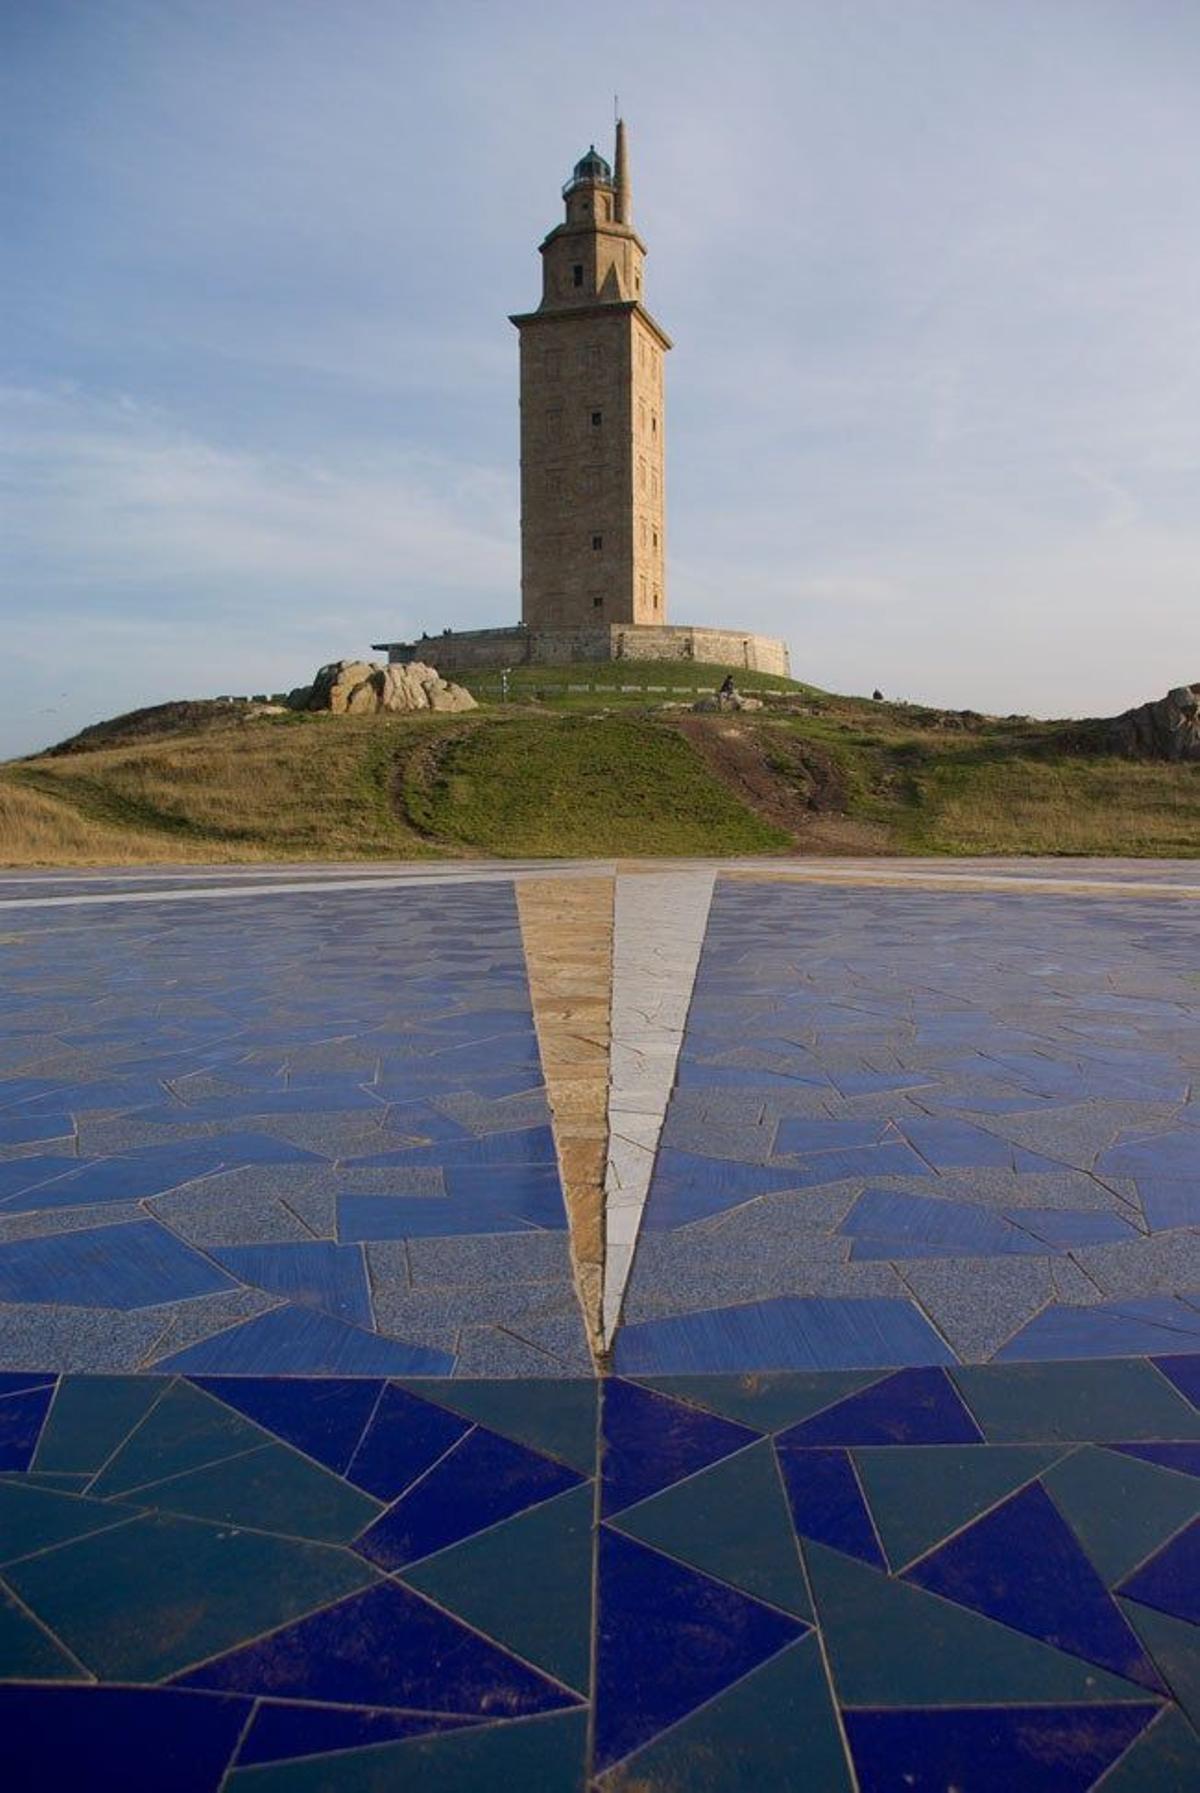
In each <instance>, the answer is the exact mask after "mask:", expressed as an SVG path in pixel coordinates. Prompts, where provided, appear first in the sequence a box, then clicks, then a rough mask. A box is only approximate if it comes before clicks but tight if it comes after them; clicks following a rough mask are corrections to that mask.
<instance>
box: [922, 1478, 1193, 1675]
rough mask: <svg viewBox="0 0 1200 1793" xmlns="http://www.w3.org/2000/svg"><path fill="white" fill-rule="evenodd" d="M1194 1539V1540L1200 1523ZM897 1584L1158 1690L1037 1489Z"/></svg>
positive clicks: (1025, 1491) (1013, 1499) (1006, 1504)
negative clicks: (915, 1588)
mask: <svg viewBox="0 0 1200 1793" xmlns="http://www.w3.org/2000/svg"><path fill="white" fill-rule="evenodd" d="M1197 1535H1198V1541H1200V1523H1198V1527H1197ZM904 1579H905V1580H906V1581H915V1582H916V1583H918V1585H919V1586H921V1587H923V1588H926V1589H928V1590H929V1592H931V1593H934V1594H941V1595H942V1596H943V1597H944V1598H945V1599H947V1600H953V1601H955V1602H956V1603H957V1604H958V1605H960V1606H967V1607H970V1608H971V1609H972V1610H973V1611H975V1612H982V1613H985V1614H986V1615H987V1616H988V1617H989V1618H992V1619H999V1620H1000V1621H1001V1622H1002V1623H1003V1624H1006V1625H1011V1626H1012V1627H1013V1629H1014V1630H1016V1631H1023V1632H1025V1633H1026V1634H1027V1635H1028V1636H1030V1637H1036V1638H1040V1639H1041V1640H1042V1642H1043V1643H1048V1644H1053V1645H1054V1647H1055V1648H1056V1649H1059V1650H1066V1651H1069V1652H1070V1653H1071V1654H1072V1655H1075V1656H1082V1657H1084V1658H1085V1659H1086V1660H1087V1661H1088V1662H1095V1663H1098V1664H1099V1665H1100V1667H1101V1668H1107V1669H1110V1670H1111V1671H1112V1672H1113V1674H1117V1675H1124V1676H1125V1677H1126V1678H1127V1679H1128V1680H1130V1681H1136V1682H1138V1683H1139V1684H1140V1685H1141V1686H1143V1687H1148V1688H1150V1689H1151V1690H1152V1691H1153V1692H1155V1693H1158V1692H1161V1691H1163V1688H1162V1682H1161V1681H1160V1679H1159V1676H1158V1673H1157V1671H1156V1669H1155V1668H1154V1665H1153V1663H1152V1662H1151V1661H1150V1659H1149V1657H1148V1656H1147V1655H1146V1653H1145V1651H1144V1650H1143V1649H1142V1647H1141V1644H1140V1643H1139V1641H1138V1639H1137V1638H1136V1636H1135V1635H1134V1633H1133V1632H1132V1631H1131V1630H1130V1628H1129V1626H1128V1625H1127V1624H1126V1622H1125V1620H1124V1618H1123V1617H1122V1615H1121V1612H1120V1610H1119V1609H1118V1607H1117V1605H1116V1602H1115V1601H1114V1600H1113V1598H1112V1596H1111V1595H1110V1594H1109V1592H1108V1590H1107V1589H1106V1587H1105V1585H1104V1582H1103V1581H1102V1580H1101V1578H1100V1576H1099V1575H1098V1574H1097V1572H1096V1570H1095V1569H1094V1568H1093V1567H1092V1565H1091V1563H1090V1562H1089V1561H1088V1559H1087V1557H1086V1556H1085V1555H1084V1553H1083V1550H1082V1549H1081V1547H1080V1545H1079V1542H1078V1540H1077V1539H1076V1538H1075V1535H1074V1533H1073V1532H1072V1531H1071V1529H1070V1527H1069V1526H1068V1525H1067V1523H1066V1521H1065V1520H1064V1519H1063V1518H1062V1516H1061V1515H1060V1513H1059V1511H1058V1509H1057V1507H1056V1506H1055V1505H1054V1503H1053V1501H1052V1500H1051V1499H1050V1497H1049V1495H1048V1494H1047V1493H1046V1491H1045V1489H1044V1488H1043V1487H1042V1486H1041V1484H1040V1483H1038V1482H1031V1483H1029V1484H1028V1485H1027V1486H1026V1487H1024V1488H1022V1489H1020V1490H1019V1491H1018V1492H1017V1493H1016V1494H1013V1495H1011V1496H1010V1497H1009V1499H1008V1500H1006V1501H1003V1502H1002V1503H1001V1504H1000V1506H998V1507H995V1508H993V1510H992V1511H991V1512H990V1513H986V1514H985V1515H984V1517H983V1518H982V1519H977V1520H976V1521H975V1523H974V1524H973V1525H970V1526H968V1527H967V1529H966V1530H965V1531H963V1532H960V1533H959V1534H958V1535H957V1537H954V1538H952V1539H951V1540H950V1542H949V1543H947V1544H943V1545H942V1546H941V1547H940V1548H939V1549H937V1550H935V1551H934V1552H933V1553H932V1554H931V1555H929V1556H927V1557H924V1558H923V1559H922V1560H921V1561H920V1562H918V1563H915V1564H913V1566H912V1567H911V1568H910V1569H907V1570H906V1571H905V1575H904ZM1126 1591H1131V1590H1126Z"/></svg>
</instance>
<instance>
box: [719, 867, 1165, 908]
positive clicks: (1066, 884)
mask: <svg viewBox="0 0 1200 1793" xmlns="http://www.w3.org/2000/svg"><path fill="white" fill-rule="evenodd" d="M721 876H722V877H723V878H731V879H736V880H737V881H738V882H739V883H743V884H821V885H826V886H829V887H831V888H835V887H837V886H845V885H849V886H850V887H851V888H852V889H858V888H862V887H869V888H873V889H876V890H941V891H947V890H949V891H967V892H970V891H980V890H982V891H1005V890H1007V891H1016V892H1017V893H1018V894H1019V895H1026V894H1029V895H1032V896H1117V897H1153V898H1154V899H1155V900H1156V901H1157V900H1158V899H1159V898H1160V897H1181V898H1183V899H1185V900H1190V901H1192V902H1195V901H1196V900H1197V899H1198V898H1200V885H1194V884H1151V883H1149V882H1147V883H1144V884H1139V883H1136V882H1131V881H1129V880H1117V879H1111V880H1100V879H1096V880H1085V879H1076V878H1071V879H1066V878H1037V877H1029V876H1027V875H1026V876H1013V877H1005V876H1004V875H1003V874H998V875H996V876H995V877H988V876H987V875H986V874H983V873H978V872H975V873H971V872H950V873H939V872H884V871H880V872H865V871H845V872H839V871H833V870H830V869H827V868H826V867H824V866H822V867H820V868H819V869H809V868H808V867H797V868H796V869H795V870H794V871H793V870H790V869H787V870H785V869H784V868H782V867H780V868H777V869H776V868H769V867H766V866H764V867H762V868H761V869H760V868H759V867H757V866H729V867H727V868H724V869H723V870H722V872H721Z"/></svg>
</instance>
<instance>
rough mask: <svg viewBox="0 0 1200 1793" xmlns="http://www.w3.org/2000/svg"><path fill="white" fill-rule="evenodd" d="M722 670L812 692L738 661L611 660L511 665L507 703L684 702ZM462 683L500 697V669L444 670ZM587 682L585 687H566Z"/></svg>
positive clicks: (756, 682) (486, 700) (767, 687)
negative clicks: (734, 663) (713, 663)
mask: <svg viewBox="0 0 1200 1793" xmlns="http://www.w3.org/2000/svg"><path fill="white" fill-rule="evenodd" d="M727 672H732V673H733V676H734V679H735V681H736V683H737V684H738V686H739V688H740V689H742V690H745V691H786V692H791V693H793V694H795V695H802V694H805V693H808V692H812V693H813V694H814V695H821V694H820V693H817V692H816V689H815V687H814V686H811V685H803V684H800V683H799V682H798V681H797V680H795V679H785V678H780V677H778V676H776V675H775V674H773V673H768V672H747V671H746V670H745V668H744V667H738V666H711V665H708V664H707V663H705V662H701V661H687V660H683V661H676V660H615V661H604V662H596V663H594V664H590V665H588V664H581V665H577V666H515V667H513V668H512V669H511V670H510V672H509V675H508V696H509V701H510V702H512V703H543V704H554V705H556V706H559V705H561V706H564V707H566V708H569V709H577V710H594V709H596V708H597V707H598V706H603V707H605V708H607V707H609V706H610V705H611V706H618V707H622V708H623V707H625V706H626V705H633V706H638V705H643V704H651V705H659V704H664V703H673V702H677V703H690V702H691V701H692V700H693V699H694V698H695V697H697V696H699V695H700V694H701V693H702V692H704V691H715V690H716V688H717V686H718V685H719V684H720V683H721V681H722V679H724V677H725V674H726V673H727ZM447 677H449V678H453V679H455V680H456V681H457V683H458V684H460V685H465V686H466V687H467V689H468V691H470V692H471V694H472V696H473V697H475V698H477V699H478V700H479V702H480V703H481V704H489V705H490V704H494V703H498V702H499V701H500V697H501V679H500V668H499V667H496V668H492V669H488V670H485V671H481V672H479V673H462V674H457V673H449V674H447ZM572 686H575V687H582V686H590V687H591V689H590V690H582V689H575V690H572V689H571V687H572Z"/></svg>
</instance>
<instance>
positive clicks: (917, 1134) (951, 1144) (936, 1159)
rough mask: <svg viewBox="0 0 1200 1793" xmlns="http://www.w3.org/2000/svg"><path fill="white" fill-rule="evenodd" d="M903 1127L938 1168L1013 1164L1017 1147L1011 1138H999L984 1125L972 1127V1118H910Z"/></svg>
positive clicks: (954, 1168)
mask: <svg viewBox="0 0 1200 1793" xmlns="http://www.w3.org/2000/svg"><path fill="white" fill-rule="evenodd" d="M900 1125H901V1131H902V1132H903V1133H904V1135H905V1137H906V1138H907V1139H908V1140H909V1142H910V1143H911V1144H912V1145H914V1146H915V1147H916V1149H917V1151H918V1152H920V1154H921V1156H922V1157H923V1158H925V1159H927V1160H928V1161H929V1163H930V1164H932V1165H935V1166H936V1168H937V1169H938V1170H962V1169H967V1168H973V1167H976V1166H978V1167H980V1168H982V1167H984V1166H988V1165H990V1166H992V1167H994V1168H996V1169H1001V1170H1007V1169H1010V1168H1011V1167H1012V1162H1013V1148H1012V1146H1010V1145H1009V1144H1008V1142H1007V1140H1003V1139H997V1137H996V1135H995V1134H994V1133H988V1132H987V1131H986V1130H985V1129H984V1128H983V1127H972V1126H971V1124H970V1123H969V1122H968V1121H956V1120H952V1119H950V1118H949V1117H947V1116H941V1117H938V1118H937V1119H933V1118H931V1119H929V1120H915V1119H914V1120H908V1119H905V1120H904V1121H903V1122H902V1123H901V1124H900Z"/></svg>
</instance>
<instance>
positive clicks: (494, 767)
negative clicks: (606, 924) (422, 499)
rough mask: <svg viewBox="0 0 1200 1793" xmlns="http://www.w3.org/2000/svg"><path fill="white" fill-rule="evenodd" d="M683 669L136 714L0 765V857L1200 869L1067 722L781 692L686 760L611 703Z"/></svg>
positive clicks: (657, 731)
mask: <svg viewBox="0 0 1200 1793" xmlns="http://www.w3.org/2000/svg"><path fill="white" fill-rule="evenodd" d="M688 675H690V676H691V677H692V678H693V679H694V680H695V682H697V683H706V684H716V683H719V680H720V676H721V669H720V668H711V667H691V668H687V669H685V670H681V669H680V668H679V667H677V666H671V667H665V668H664V667H659V666H643V665H631V666H628V667H626V666H620V665H616V666H612V665H609V666H585V667H550V668H525V669H521V670H520V673H519V675H514V682H513V689H512V691H511V696H512V698H513V700H514V701H513V702H511V703H510V704H509V705H507V706H502V705H500V704H488V705H485V706H484V707H482V708H481V709H479V710H478V711H473V712H469V713H468V714H466V715H447V716H440V715H435V716H429V715H425V716H412V717H408V716H382V717H357V716H355V717H343V716H327V715H309V714H290V715H285V716H276V717H259V718H242V719H239V718H238V717H237V716H236V715H230V714H227V713H226V712H223V711H219V710H218V707H217V706H207V707H205V706H191V707H188V706H174V708H173V709H172V710H171V711H170V714H164V715H163V716H162V718H161V719H159V718H158V717H156V716H150V717H146V716H145V715H144V714H139V715H137V716H135V717H133V718H125V719H122V720H121V724H120V725H114V727H113V728H112V729H111V731H110V730H107V729H106V728H105V727H98V728H96V729H95V730H93V731H90V733H89V736H88V739H87V742H86V743H85V745H86V747H87V751H83V750H82V749H80V750H69V744H68V748H67V750H63V751H59V752H56V753H53V754H46V755H43V756H41V757H39V758H34V759H30V760H24V761H20V762H17V763H15V764H13V765H10V766H7V767H0V862H2V863H7V864H13V865H68V864H112V863H125V864H142V863H152V862H155V861H158V862H167V861H172V860H189V861H196V860H212V861H219V860H229V861H233V860H264V859H268V860H270V859H275V860H286V859H371V858H382V857H388V858H430V857H438V856H457V855H462V854H468V853H476V854H488V855H496V856H498V857H501V858H504V857H514V856H523V857H524V856H527V857H530V858H536V857H539V856H545V857H558V856H562V857H570V856H591V855H602V856H605V857H608V856H616V855H629V856H636V855H659V854H661V855H671V854H704V855H726V854H728V855H736V854H746V853H773V852H786V851H788V850H792V851H800V852H805V851H807V852H818V853H825V852H828V853H870V852H890V853H900V854H904V853H909V854H946V855H953V854H1017V853H1034V854H1082V855H1088V854H1096V855H1109V854H1112V855H1118V854H1129V855H1154V856H1164V857H1197V856H1200V765H1168V764H1165V763H1162V762H1154V761H1135V760H1117V759H1113V758H1109V757H1103V756H1101V755H1099V754H1097V753H1095V752H1091V751H1088V750H1087V747H1088V741H1089V739H1091V740H1093V741H1094V739H1095V736H1094V735H1093V736H1091V737H1089V736H1088V734H1087V730H1086V729H1084V730H1082V731H1081V729H1080V728H1079V727H1077V726H1075V725H1068V724H1060V723H1053V722H1050V723H1046V722H1030V721H1028V720H1026V719H1020V718H1005V719H996V718H987V717H972V716H969V715H966V714H959V715H945V714H943V713H941V712H937V711H933V710H926V709H921V708H920V707H918V706H914V705H905V704H889V703H874V702H872V701H871V700H870V699H860V698H850V697H839V696H836V695H834V694H831V693H828V692H821V691H818V690H816V689H815V688H814V687H811V686H800V685H797V684H794V683H792V682H790V681H782V680H776V681H774V684H775V686H776V687H779V688H781V691H782V693H786V694H787V695H786V696H785V695H781V696H779V697H777V698H775V699H774V700H770V699H769V700H768V702H767V706H766V707H765V708H764V709H762V710H761V711H755V712H751V713H743V714H740V715H737V716H730V717H707V718H703V719H701V718H694V719H692V722H693V723H694V726H695V728H696V729H701V730H705V731H708V732H706V733H705V734H704V735H702V736H700V737H698V739H699V740H700V744H701V746H702V747H703V749H704V751H705V753H707V754H709V755H710V758H707V759H706V758H705V757H702V755H701V752H700V751H698V750H697V748H696V747H695V746H694V745H693V743H692V741H691V740H689V739H687V738H685V736H684V734H683V733H682V732H681V730H680V728H679V727H678V726H677V715H678V712H676V711H672V710H664V709H663V708H662V705H663V703H664V701H674V702H681V701H682V700H680V699H674V698H671V697H670V696H669V695H668V696H667V697H666V699H665V700H664V695H663V694H660V693H656V692H653V691H648V690H645V689H639V690H637V691H633V692H621V691H620V690H618V689H616V687H617V686H618V685H619V684H620V683H623V682H632V680H633V678H634V677H637V678H640V679H644V680H645V682H646V684H650V685H652V684H657V683H667V682H669V681H670V680H671V679H674V678H678V679H679V680H680V682H681V683H682V682H683V679H684V678H685V677H686V676H688ZM744 682H745V684H746V685H749V684H750V682H751V679H750V676H749V675H747V677H746V678H745V681H744ZM572 683H580V684H582V683H594V684H597V685H601V686H603V687H604V690H603V691H598V692H589V693H571V692H569V691H568V690H567V686H568V685H569V684H572ZM760 688H761V689H768V688H769V687H768V686H767V685H765V684H764V685H762V686H760ZM535 690H541V691H542V692H543V694H544V695H543V697H542V699H541V700H538V699H536V698H535V697H534V691H535ZM789 699H790V701H789ZM193 711H194V712H195V714H193ZM210 711H211V712H212V713H211V714H210V713H209V712H210ZM176 712H179V713H178V714H176ZM156 728H157V729H159V730H161V732H159V733H153V732H148V731H153V730H154V729H156ZM739 756H740V758H739ZM749 773H752V774H753V776H749V775H748V774H749Z"/></svg>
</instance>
